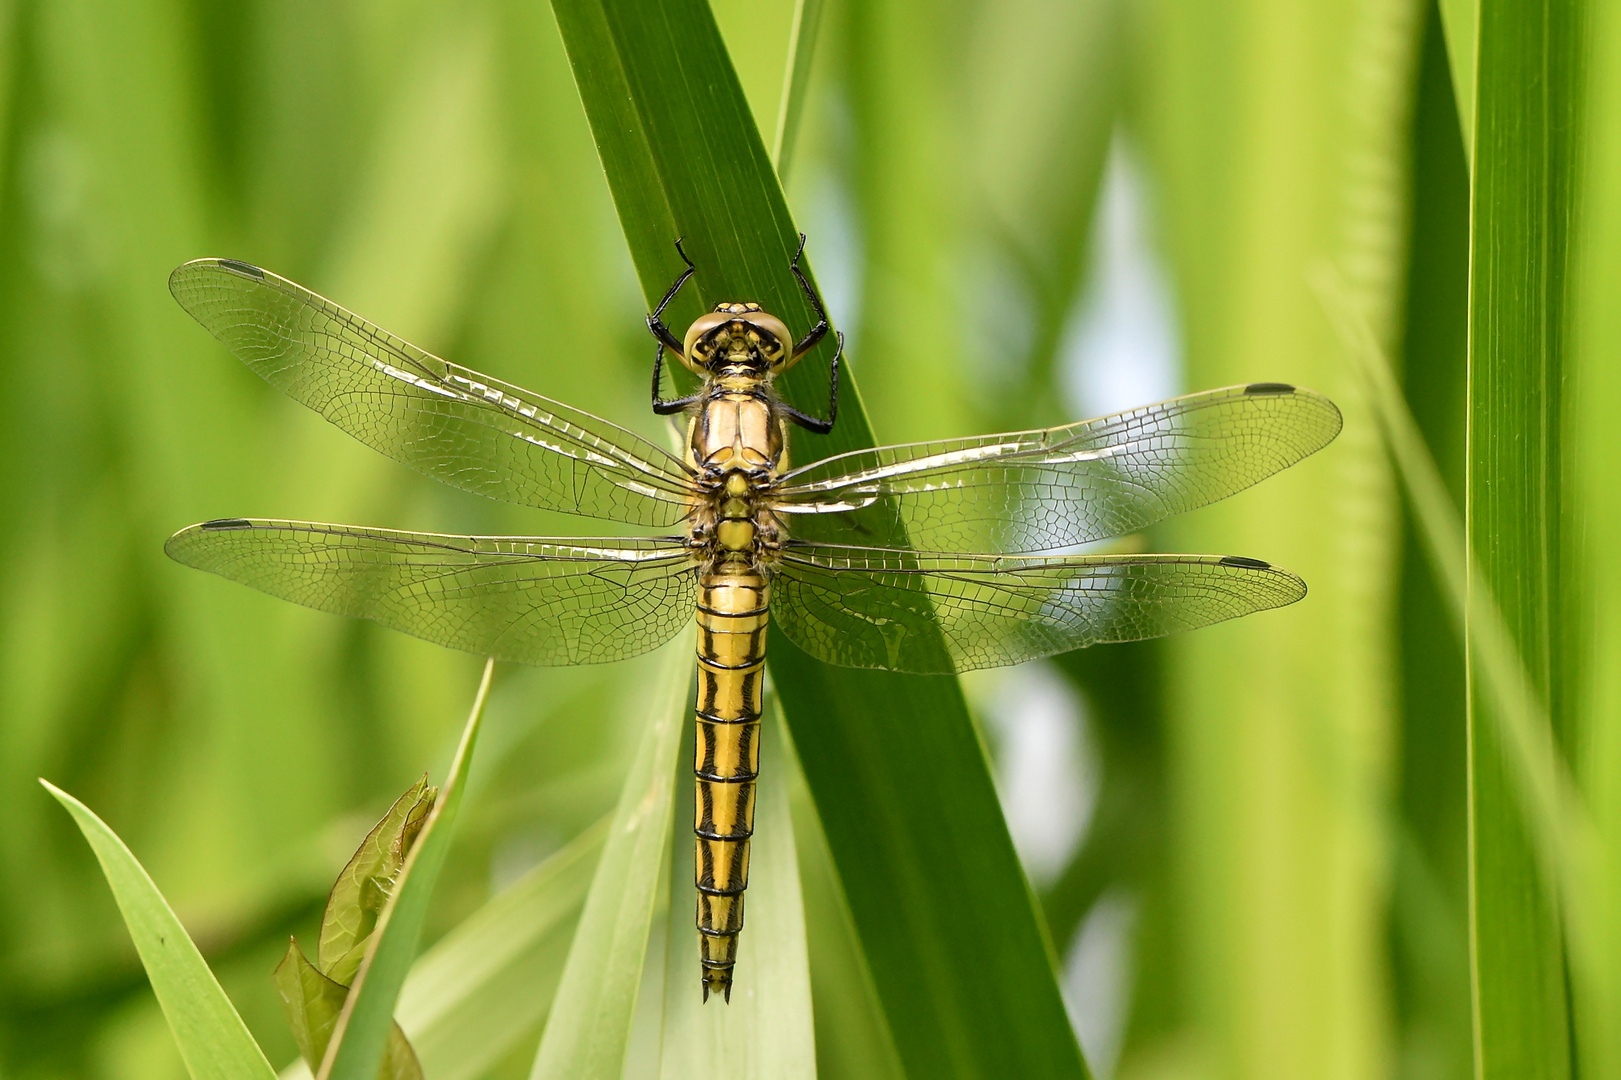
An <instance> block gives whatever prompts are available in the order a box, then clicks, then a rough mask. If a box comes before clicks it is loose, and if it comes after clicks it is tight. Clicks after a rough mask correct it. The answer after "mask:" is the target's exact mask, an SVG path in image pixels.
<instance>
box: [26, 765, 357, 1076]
mask: <svg viewBox="0 0 1621 1080" xmlns="http://www.w3.org/2000/svg"><path fill="white" fill-rule="evenodd" d="M40 783H41V784H43V785H44V786H45V790H46V791H49V792H50V793H51V794H52V795H53V796H55V798H56V801H57V802H59V803H61V804H62V806H63V808H65V809H66V810H67V812H68V813H69V814H71V815H73V820H74V822H75V824H77V825H78V826H79V831H81V832H83V833H84V838H85V839H86V840H88V841H89V842H90V848H91V850H92V851H94V852H95V853H96V861H97V862H99V863H101V872H102V873H103V874H104V875H106V878H107V884H108V885H110V886H112V890H113V897H114V899H116V900H117V901H118V910H119V911H120V912H121V913H122V914H123V916H124V925H125V926H127V927H129V934H130V937H131V938H132V939H133V940H134V942H135V951H136V952H138V953H140V956H141V963H142V964H143V965H144V966H145V967H146V974H147V978H148V979H150V980H151V981H152V990H153V992H154V993H155V994H157V997H158V1004H159V1005H161V1006H163V1015H164V1016H165V1017H166V1018H167V1019H168V1021H169V1030H170V1031H172V1032H173V1033H174V1039H175V1043H176V1044H177V1045H178V1046H179V1047H180V1056H181V1057H182V1058H184V1059H185V1062H186V1070H187V1071H188V1072H190V1073H191V1076H192V1080H270V1078H272V1077H274V1076H275V1075H276V1074H275V1070H274V1069H272V1068H271V1067H270V1062H268V1061H266V1060H265V1056H264V1054H263V1053H262V1052H261V1051H260V1049H259V1045H258V1043H256V1042H254V1041H253V1036H252V1035H250V1034H249V1033H248V1028H247V1025H245V1024H244V1023H242V1018H241V1017H240V1016H238V1015H237V1012H236V1009H235V1008H233V1007H232V1005H231V1001H230V999H229V998H227V997H226V996H225V991H224V990H221V989H220V985H219V983H218V982H217V981H215V979H214V973H213V972H211V971H209V970H208V964H207V962H206V961H204V960H203V955H202V953H200V952H198V951H197V946H196V945H193V944H192V941H191V938H190V937H189V936H188V935H187V934H186V928H185V927H183V926H181V925H180V920H179V919H177V918H175V914H174V912H173V911H172V910H170V908H169V905H168V903H167V902H166V901H165V900H164V899H163V894H162V893H160V892H158V887H157V886H156V885H155V884H153V883H152V879H151V878H150V877H148V876H147V873H146V871H145V870H143V869H142V868H141V864H140V863H139V862H137V861H136V860H135V856H134V855H133V854H131V853H130V850H129V848H127V847H125V846H124V842H123V841H122V840H120V839H119V838H118V836H117V834H115V833H114V832H113V831H112V830H111V829H109V828H108V827H107V825H106V823H105V822H103V821H102V820H101V819H100V818H99V817H97V816H96V815H95V814H94V813H92V812H91V811H90V808H89V807H87V806H85V805H84V804H83V803H81V802H80V801H79V800H78V799H75V798H74V797H73V796H72V795H69V794H68V793H67V792H65V791H62V790H61V789H59V788H57V787H54V786H52V785H51V784H50V783H49V782H48V781H45V780H41V781H40ZM368 1080H370V1078H368Z"/></svg>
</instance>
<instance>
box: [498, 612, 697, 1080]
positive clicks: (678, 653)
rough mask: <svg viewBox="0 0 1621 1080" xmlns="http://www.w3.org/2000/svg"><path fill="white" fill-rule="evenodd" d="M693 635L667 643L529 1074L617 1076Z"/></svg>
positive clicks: (658, 863)
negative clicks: (642, 728) (644, 722)
mask: <svg viewBox="0 0 1621 1080" xmlns="http://www.w3.org/2000/svg"><path fill="white" fill-rule="evenodd" d="M691 649H692V641H691V639H690V638H689V637H687V636H686V635H681V636H680V637H678V638H677V639H676V641H675V642H672V643H671V644H670V645H667V646H665V655H664V656H663V657H661V670H660V674H659V675H658V677H657V680H656V681H655V683H654V685H653V686H652V687H651V689H650V692H649V693H648V695H647V730H646V733H645V734H644V735H643V736H642V743H641V746H640V748H638V750H637V752H636V760H635V762H634V763H633V764H632V765H631V768H630V773H629V775H628V776H627V777H626V778H625V787H624V790H623V792H622V793H621V794H620V797H619V807H618V809H616V810H615V811H614V818H613V824H612V825H611V826H610V827H609V832H608V842H607V846H606V847H605V848H604V849H603V852H602V859H601V861H600V862H599V863H598V864H597V870H596V875H595V877H593V878H592V881H591V891H590V893H589V894H588V896H587V897H586V901H585V911H584V912H583V913H582V914H581V916H580V925H579V929H578V930H576V931H575V934H574V941H573V944H572V945H571V946H570V947H569V954H568V964H567V966H566V967H565V968H564V969H563V978H562V982H561V983H560V984H559V986H558V988H557V995H556V1000H555V1001H554V1002H553V1004H552V1010H551V1014H550V1015H549V1016H548V1017H547V1018H546V1030H545V1033H544V1034H543V1035H542V1036H541V1040H540V1050H539V1052H538V1053H537V1055H536V1057H535V1064H534V1068H533V1070H532V1071H531V1073H530V1076H531V1078H532V1080H554V1078H555V1080H618V1077H619V1075H620V1070H621V1069H622V1068H623V1066H624V1061H625V1050H626V1047H627V1046H628V1045H629V1043H630V1031H631V1022H632V1020H633V1019H634V1017H635V1014H636V997H637V993H638V991H639V990H640V987H641V983H642V962H643V959H644V958H645V956H646V952H647V934H648V929H649V927H650V926H651V925H652V920H653V909H654V907H655V906H656V904H657V901H658V893H659V883H660V882H661V881H662V880H663V877H662V875H661V870H662V868H663V866H664V861H665V852H666V849H667V846H668V842H669V841H668V838H669V834H670V819H671V813H672V807H673V802H672V797H673V794H674V789H673V786H672V784H673V780H674V777H675V772H674V767H675V756H676V748H677V746H678V744H679V736H680V734H681V721H682V715H683V713H684V712H685V711H686V710H687V707H688V705H689V703H690V701H691V689H690V687H691V681H692V652H691Z"/></svg>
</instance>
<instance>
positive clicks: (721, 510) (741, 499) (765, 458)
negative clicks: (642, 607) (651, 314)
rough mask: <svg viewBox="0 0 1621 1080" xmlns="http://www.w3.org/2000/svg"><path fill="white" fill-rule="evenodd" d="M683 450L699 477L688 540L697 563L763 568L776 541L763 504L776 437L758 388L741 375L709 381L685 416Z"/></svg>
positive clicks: (766, 399) (774, 421)
mask: <svg viewBox="0 0 1621 1080" xmlns="http://www.w3.org/2000/svg"><path fill="white" fill-rule="evenodd" d="M690 446H691V452H692V463H693V465H695V466H696V467H697V468H698V470H699V473H700V480H699V491H700V494H699V505H698V507H697V513H695V514H694V519H693V525H692V539H693V541H694V544H695V546H698V547H699V548H701V549H702V550H703V552H704V555H705V562H706V563H708V564H710V565H711V566H718V565H720V564H725V563H731V564H737V563H742V564H746V565H749V566H755V567H763V566H765V565H767V564H769V562H770V561H771V557H772V554H773V553H774V552H775V550H776V546H777V539H778V534H777V526H776V522H775V519H774V518H773V517H772V516H771V514H770V512H769V510H767V508H766V506H765V500H764V498H763V496H764V494H765V492H766V490H767V489H768V488H769V487H770V484H771V482H772V480H773V479H774V478H775V476H776V474H777V471H778V469H779V467H780V466H781V463H782V456H783V447H784V436H783V430H782V423H781V421H780V420H779V419H778V418H777V416H776V415H775V410H773V408H772V403H771V395H770V390H769V389H768V388H767V387H766V385H765V383H764V382H763V381H762V380H761V379H759V378H758V377H755V376H752V375H750V374H747V373H742V374H736V375H731V374H725V373H723V374H722V375H721V376H720V377H718V378H716V379H715V380H714V381H713V382H712V383H711V384H710V388H709V392H708V393H706V394H705V396H704V399H703V401H701V402H700V403H699V405H698V408H697V411H696V412H695V413H694V415H693V418H692V428H691V435H690Z"/></svg>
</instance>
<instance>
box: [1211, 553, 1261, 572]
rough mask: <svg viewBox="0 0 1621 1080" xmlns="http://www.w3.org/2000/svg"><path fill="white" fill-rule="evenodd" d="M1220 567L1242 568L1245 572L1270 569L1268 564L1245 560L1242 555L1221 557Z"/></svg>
mask: <svg viewBox="0 0 1621 1080" xmlns="http://www.w3.org/2000/svg"><path fill="white" fill-rule="evenodd" d="M1221 565H1223V566H1242V567H1243V568H1244V569H1246V570H1270V569H1272V564H1271V563H1269V562H1262V561H1261V560H1260V559H1250V558H1246V557H1245V556H1243V555H1223V556H1222V557H1221Z"/></svg>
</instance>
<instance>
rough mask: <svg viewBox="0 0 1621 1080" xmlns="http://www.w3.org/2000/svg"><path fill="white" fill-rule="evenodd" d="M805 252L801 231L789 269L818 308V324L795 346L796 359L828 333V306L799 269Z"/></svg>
mask: <svg viewBox="0 0 1621 1080" xmlns="http://www.w3.org/2000/svg"><path fill="white" fill-rule="evenodd" d="M803 254H805V234H804V233H800V234H799V250H798V251H796V252H794V257H793V260H792V261H791V262H790V263H789V264H788V269H790V270H792V271H793V272H794V277H796V278H798V279H799V287H800V288H802V289H804V290H805V296H806V298H807V299H808V300H810V304H811V307H813V308H815V309H816V325H815V326H813V327H811V328H810V331H809V332H808V333H807V334H806V335H805V336H804V337H802V338H800V339H799V342H798V343H797V344H796V345H795V346H794V359H795V360H798V359H799V358H800V357H801V356H804V355H805V354H806V353H807V352H809V351H810V350H812V349H814V348H815V347H816V343H817V342H819V341H821V340H822V338H823V337H825V336H826V335H827V308H825V307H823V306H822V298H821V297H820V296H818V295H816V290H815V289H813V288H811V283H810V282H809V281H808V280H806V278H805V274H804V272H803V271H802V270H800V269H799V257H800V256H801V255H803Z"/></svg>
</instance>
